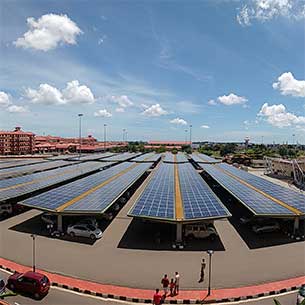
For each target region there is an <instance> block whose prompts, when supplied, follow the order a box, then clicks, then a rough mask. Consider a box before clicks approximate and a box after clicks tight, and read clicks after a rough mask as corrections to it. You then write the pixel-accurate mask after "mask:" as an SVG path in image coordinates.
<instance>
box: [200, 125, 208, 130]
mask: <svg viewBox="0 0 305 305" xmlns="http://www.w3.org/2000/svg"><path fill="white" fill-rule="evenodd" d="M200 128H203V129H209V128H210V126H209V125H201V126H200Z"/></svg>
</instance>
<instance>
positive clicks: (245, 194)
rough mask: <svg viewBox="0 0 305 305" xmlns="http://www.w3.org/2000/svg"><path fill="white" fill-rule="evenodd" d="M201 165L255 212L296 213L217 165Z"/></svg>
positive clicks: (271, 213)
mask: <svg viewBox="0 0 305 305" xmlns="http://www.w3.org/2000/svg"><path fill="white" fill-rule="evenodd" d="M201 167H202V168H203V169H204V170H205V171H206V172H207V173H208V174H209V175H210V176H211V177H212V178H213V179H215V180H216V181H217V182H218V183H219V184H220V185H222V186H223V187H224V188H225V189H226V190H227V191H229V192H230V193H231V194H232V195H233V196H234V197H236V198H237V199H238V200H239V201H240V202H241V203H243V204H244V205H245V206H246V207H248V208H249V209H250V210H251V211H252V212H253V213H254V214H256V215H288V216H291V215H294V213H293V212H292V211H290V210H289V209H287V208H285V207H283V206H281V205H279V204H277V203H276V202H274V201H273V200H271V199H269V198H267V197H266V196H264V195H262V194H261V193H259V192H257V191H256V190H254V189H252V188H250V187H248V186H246V185H244V184H243V183H241V182H239V181H238V180H236V179H234V178H233V177H231V176H229V175H227V174H226V173H224V172H223V171H222V170H220V169H219V168H218V167H217V165H212V164H201Z"/></svg>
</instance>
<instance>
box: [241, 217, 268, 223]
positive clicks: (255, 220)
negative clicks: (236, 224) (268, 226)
mask: <svg viewBox="0 0 305 305" xmlns="http://www.w3.org/2000/svg"><path fill="white" fill-rule="evenodd" d="M239 221H240V223H241V224H243V225H254V224H259V223H261V222H262V221H264V219H263V218H258V217H254V216H250V217H248V216H243V217H241V218H240V219H239Z"/></svg>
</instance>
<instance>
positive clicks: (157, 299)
mask: <svg viewBox="0 0 305 305" xmlns="http://www.w3.org/2000/svg"><path fill="white" fill-rule="evenodd" d="M161 300H162V296H161V294H160V293H159V289H158V288H157V289H156V292H155V294H154V296H153V305H160V304H161Z"/></svg>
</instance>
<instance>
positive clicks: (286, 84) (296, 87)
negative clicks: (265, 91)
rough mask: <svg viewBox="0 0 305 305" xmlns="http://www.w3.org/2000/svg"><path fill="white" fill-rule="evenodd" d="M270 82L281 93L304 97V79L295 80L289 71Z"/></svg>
mask: <svg viewBox="0 0 305 305" xmlns="http://www.w3.org/2000/svg"><path fill="white" fill-rule="evenodd" d="M277 80H278V81H277V82H275V83H273V84H272V87H273V88H274V89H277V90H279V91H280V92H281V94H282V95H292V96H296V97H305V80H297V79H295V78H294V76H293V74H292V73H291V72H285V73H283V74H282V75H281V76H279V77H278V79H277Z"/></svg>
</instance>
